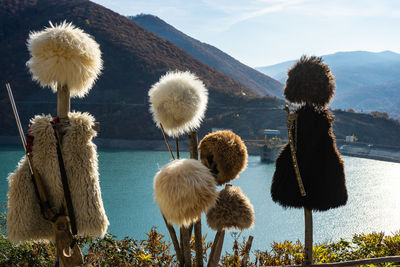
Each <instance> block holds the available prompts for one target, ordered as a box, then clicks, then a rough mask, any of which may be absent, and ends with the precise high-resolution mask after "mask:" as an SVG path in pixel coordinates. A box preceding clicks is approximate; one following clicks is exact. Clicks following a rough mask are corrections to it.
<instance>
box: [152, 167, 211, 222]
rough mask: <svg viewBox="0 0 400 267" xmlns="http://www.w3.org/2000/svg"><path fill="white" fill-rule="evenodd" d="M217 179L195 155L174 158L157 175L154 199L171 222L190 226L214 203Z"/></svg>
mask: <svg viewBox="0 0 400 267" xmlns="http://www.w3.org/2000/svg"><path fill="white" fill-rule="evenodd" d="M215 188H216V184H215V179H214V177H213V176H212V174H211V172H210V170H209V169H208V168H207V167H206V166H204V165H203V164H202V163H201V162H199V161H197V160H194V159H179V160H174V161H172V162H170V163H168V164H167V165H165V166H164V167H163V168H162V169H161V170H160V171H159V172H158V173H157V174H156V176H155V177H154V199H155V200H156V202H157V204H158V206H159V207H160V211H161V213H162V214H163V215H164V216H165V218H166V219H167V221H168V222H169V223H171V224H177V225H179V226H181V225H184V226H189V225H190V224H191V223H193V222H196V221H197V220H198V219H199V218H200V216H201V213H202V212H205V211H207V210H208V209H209V208H210V207H211V206H212V205H214V204H215V201H216V199H217V196H218V193H217V192H216V189H215Z"/></svg>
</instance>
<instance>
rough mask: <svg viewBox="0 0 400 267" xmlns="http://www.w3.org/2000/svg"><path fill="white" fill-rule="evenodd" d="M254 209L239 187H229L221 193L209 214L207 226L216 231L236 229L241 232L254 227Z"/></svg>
mask: <svg viewBox="0 0 400 267" xmlns="http://www.w3.org/2000/svg"><path fill="white" fill-rule="evenodd" d="M254 221H255V217H254V208H253V205H251V203H250V200H249V199H248V198H247V196H246V195H245V194H243V192H242V190H241V189H240V188H239V187H236V186H231V185H228V186H227V187H226V188H225V189H223V190H221V191H220V192H219V196H218V199H217V202H216V203H215V206H214V207H212V208H211V209H210V210H209V211H208V212H207V224H208V226H209V227H210V228H212V229H214V230H215V231H219V230H227V229H229V228H235V229H238V230H240V231H242V230H245V229H248V228H250V227H252V226H253V225H254Z"/></svg>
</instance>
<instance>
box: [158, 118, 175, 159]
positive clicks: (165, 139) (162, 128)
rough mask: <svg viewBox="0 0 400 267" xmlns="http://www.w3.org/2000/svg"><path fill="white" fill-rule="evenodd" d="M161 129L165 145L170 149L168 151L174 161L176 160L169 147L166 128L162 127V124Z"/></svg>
mask: <svg viewBox="0 0 400 267" xmlns="http://www.w3.org/2000/svg"><path fill="white" fill-rule="evenodd" d="M160 129H161V132H162V134H163V137H164V141H165V144H166V145H167V147H168V151H169V153H170V154H171V158H172V160H175V157H174V154H173V153H172V150H171V147H170V146H169V143H168V139H167V136H166V135H165V131H164V127H163V126H162V124H161V123H160Z"/></svg>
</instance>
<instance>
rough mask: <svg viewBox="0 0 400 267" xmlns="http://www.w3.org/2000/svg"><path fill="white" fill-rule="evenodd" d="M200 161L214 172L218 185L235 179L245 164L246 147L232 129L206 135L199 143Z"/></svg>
mask: <svg viewBox="0 0 400 267" xmlns="http://www.w3.org/2000/svg"><path fill="white" fill-rule="evenodd" d="M199 149H200V159H201V162H202V163H203V164H204V165H206V166H207V167H208V168H209V169H210V170H211V172H212V173H213V174H214V176H215V177H216V180H217V184H218V185H222V184H224V183H227V182H229V181H231V180H233V179H235V178H236V177H237V176H238V175H239V173H240V172H241V171H243V170H244V169H245V168H246V165H247V148H246V146H245V145H244V143H243V141H242V139H240V137H239V136H238V135H236V134H235V133H233V132H232V131H218V132H215V133H210V134H208V135H206V136H205V137H204V138H203V140H201V141H200V144H199Z"/></svg>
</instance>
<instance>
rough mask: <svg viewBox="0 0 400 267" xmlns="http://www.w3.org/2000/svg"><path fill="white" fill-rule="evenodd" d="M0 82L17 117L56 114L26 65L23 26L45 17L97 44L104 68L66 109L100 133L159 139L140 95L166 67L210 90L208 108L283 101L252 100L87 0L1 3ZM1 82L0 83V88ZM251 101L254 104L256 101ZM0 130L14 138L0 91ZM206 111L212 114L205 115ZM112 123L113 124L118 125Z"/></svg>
mask: <svg viewBox="0 0 400 267" xmlns="http://www.w3.org/2000/svg"><path fill="white" fill-rule="evenodd" d="M0 17H1V18H2V19H1V21H0V52H1V55H2V63H3V64H1V66H0V81H1V82H2V83H3V84H4V83H5V82H10V83H11V85H12V87H13V89H14V94H15V99H16V101H17V104H18V107H19V109H20V111H21V118H22V119H23V122H25V123H26V124H27V122H28V120H29V118H31V117H32V116H33V115H34V114H41V113H52V114H54V113H55V108H56V105H55V103H56V96H55V95H54V94H52V93H51V91H50V90H49V89H47V88H46V89H42V88H40V87H39V86H38V85H37V84H36V83H34V82H32V81H31V77H30V75H29V73H28V70H27V68H26V67H25V62H26V61H27V60H28V59H29V53H28V51H27V48H26V40H27V38H28V36H29V32H30V31H38V30H42V29H43V27H44V26H48V25H49V22H48V21H49V20H50V21H52V22H53V23H59V22H62V21H64V20H66V21H68V22H73V24H74V25H76V26H78V27H80V28H82V29H83V30H84V31H85V32H87V33H89V34H91V35H92V36H93V37H94V38H95V40H96V41H97V42H98V43H99V44H100V48H101V50H102V54H103V55H102V57H103V60H104V71H103V74H102V75H101V76H100V78H99V80H98V82H97V83H96V85H95V86H94V88H93V89H92V91H91V92H90V94H89V95H88V97H86V98H84V99H72V102H71V105H72V109H76V110H82V111H90V112H91V113H93V114H94V116H95V117H96V118H97V119H98V120H99V121H100V122H101V123H102V125H103V126H102V130H101V132H100V136H101V137H105V138H111V137H114V138H127V139H135V138H144V139H151V138H159V137H160V132H159V130H158V129H157V128H156V127H155V125H154V123H153V121H152V117H151V115H150V113H149V112H148V109H149V107H148V100H147V99H148V96H147V92H148V90H149V88H150V87H151V85H152V84H153V83H155V82H157V81H158V79H159V78H160V76H161V75H163V74H165V73H166V72H167V71H169V70H175V69H178V70H190V71H191V72H193V73H195V74H197V75H198V76H199V77H200V78H201V79H202V80H203V82H204V83H205V85H206V86H207V88H208V89H209V95H210V100H209V106H210V110H213V107H216V109H214V110H216V112H217V113H219V110H218V108H224V107H226V106H228V107H237V108H240V107H243V106H246V105H251V106H254V105H256V106H257V105H262V106H264V107H278V106H280V105H282V101H281V100H278V99H276V98H272V97H259V96H257V95H256V94H255V93H254V92H253V91H252V90H250V89H249V88H247V87H246V86H244V85H243V84H241V83H239V82H237V81H235V80H233V79H232V78H231V77H228V76H227V75H225V74H223V73H221V72H219V71H217V70H215V69H214V68H212V67H210V66H208V65H206V64H204V63H201V62H200V61H198V60H197V59H195V58H193V57H192V56H190V55H189V54H187V53H186V52H185V51H183V50H182V49H180V48H179V47H177V46H175V45H174V44H172V43H171V42H169V41H167V40H165V39H162V38H160V37H158V36H157V35H155V34H153V33H151V32H149V31H147V30H145V29H144V28H142V27H141V26H139V25H138V24H136V23H135V22H133V21H132V20H130V19H128V18H126V17H124V16H121V15H119V14H117V13H115V12H113V11H111V10H109V9H106V8H104V7H102V6H100V5H98V4H95V3H92V2H90V1H87V0H41V1H35V0H31V1H14V0H5V1H1V2H0ZM3 86H4V85H3ZM255 102H257V103H255ZM0 103H1V106H0V112H1V113H0V114H2V115H4V116H3V118H5V121H4V123H2V124H1V130H0V135H14V134H15V135H16V133H17V132H16V128H15V125H14V122H13V117H12V111H11V109H10V106H9V104H8V96H7V93H6V90H4V89H3V90H0ZM211 116H212V114H211ZM117 122H119V124H118V123H117Z"/></svg>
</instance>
